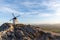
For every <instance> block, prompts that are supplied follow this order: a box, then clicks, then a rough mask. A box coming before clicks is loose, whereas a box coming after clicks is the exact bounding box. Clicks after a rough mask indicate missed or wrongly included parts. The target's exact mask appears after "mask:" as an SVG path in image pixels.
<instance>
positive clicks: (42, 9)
mask: <svg viewBox="0 0 60 40" xmlns="http://www.w3.org/2000/svg"><path fill="white" fill-rule="evenodd" d="M12 13H14V15H15V16H18V15H21V16H20V17H18V21H19V23H24V24H55V23H60V0H0V24H2V23H5V22H12V21H9V20H10V19H12V18H13V16H12Z"/></svg>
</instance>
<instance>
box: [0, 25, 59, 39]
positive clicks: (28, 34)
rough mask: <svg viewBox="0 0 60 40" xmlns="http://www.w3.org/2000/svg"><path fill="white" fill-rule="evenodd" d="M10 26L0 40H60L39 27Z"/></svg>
mask: <svg viewBox="0 0 60 40" xmlns="http://www.w3.org/2000/svg"><path fill="white" fill-rule="evenodd" d="M7 25H8V24H7ZM3 26H4V25H3ZM8 26H10V27H9V28H8V29H6V30H4V31H1V33H0V35H1V36H0V40H59V39H57V38H56V36H54V35H52V34H51V33H45V32H43V31H42V30H40V28H39V27H33V26H31V25H23V24H17V25H8ZM1 27H2V26H1Z"/></svg>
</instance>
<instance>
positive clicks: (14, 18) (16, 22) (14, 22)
mask: <svg viewBox="0 0 60 40" xmlns="http://www.w3.org/2000/svg"><path fill="white" fill-rule="evenodd" d="M12 16H13V18H12V19H11V20H13V24H14V25H15V24H18V23H19V22H18V20H17V17H19V16H20V15H18V16H15V15H14V14H13V13H12ZM11 20H10V21H11Z"/></svg>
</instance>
